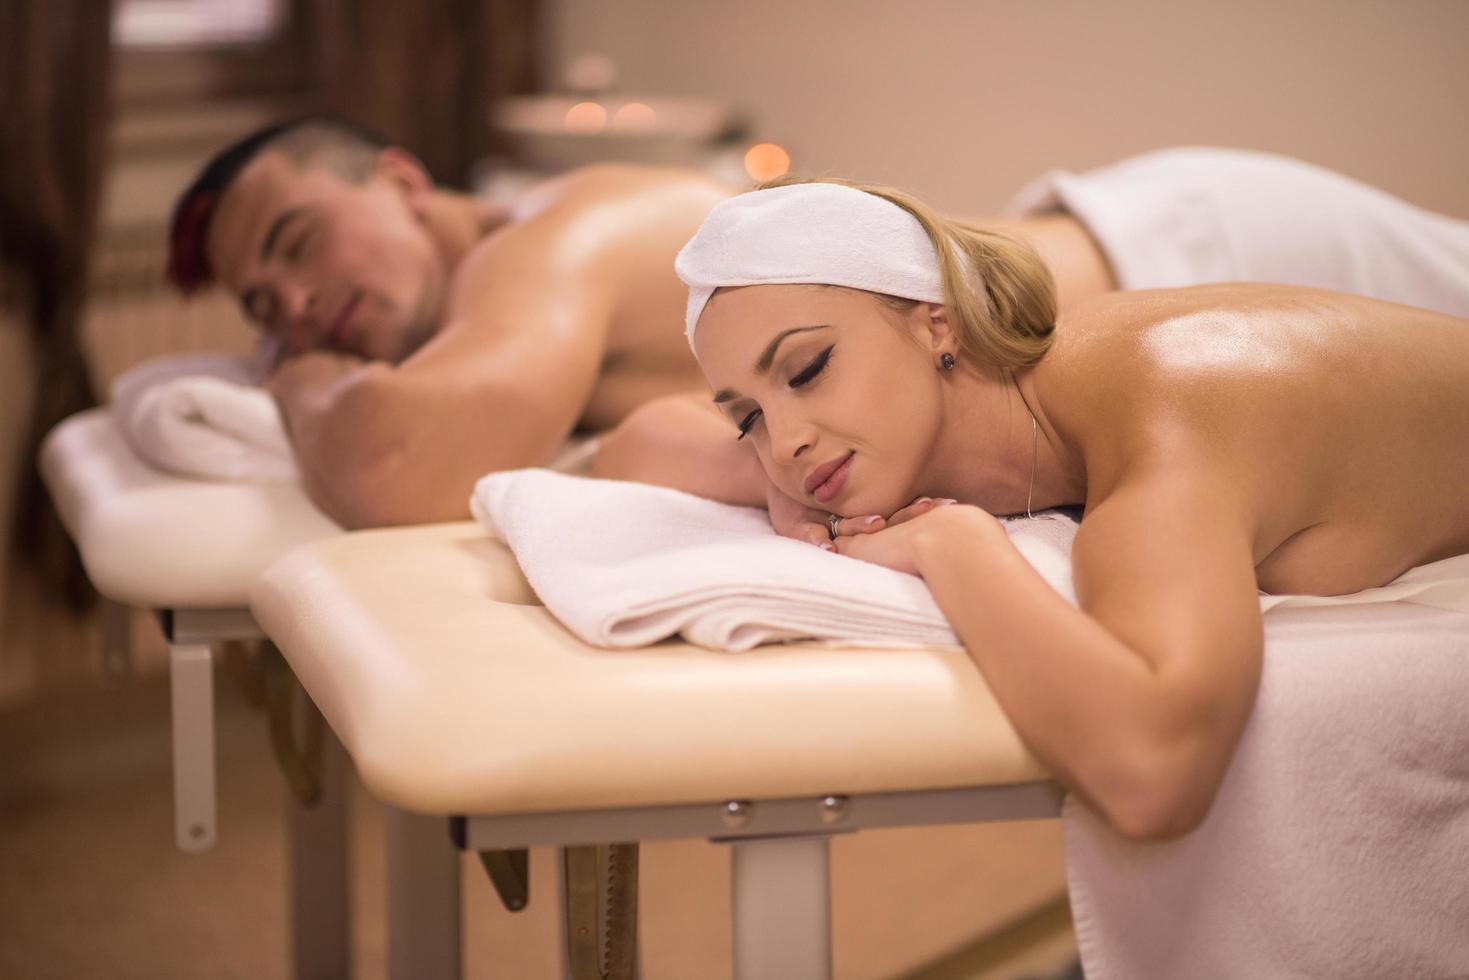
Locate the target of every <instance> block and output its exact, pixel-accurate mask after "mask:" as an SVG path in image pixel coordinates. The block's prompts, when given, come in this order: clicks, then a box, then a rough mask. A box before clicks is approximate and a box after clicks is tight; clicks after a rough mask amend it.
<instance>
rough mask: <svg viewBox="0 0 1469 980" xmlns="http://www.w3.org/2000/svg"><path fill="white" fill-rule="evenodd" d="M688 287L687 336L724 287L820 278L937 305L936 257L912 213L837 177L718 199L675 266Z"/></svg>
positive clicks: (940, 292)
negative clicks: (833, 180) (835, 180)
mask: <svg viewBox="0 0 1469 980" xmlns="http://www.w3.org/2000/svg"><path fill="white" fill-rule="evenodd" d="M673 268H674V271H675V272H677V273H678V277H679V278H680V279H682V280H683V281H684V284H685V285H687V286H688V287H689V305H688V311H687V313H686V315H685V321H684V334H685V336H687V337H688V340H689V346H690V347H692V346H693V345H694V328H695V327H697V326H698V324H699V316H700V315H701V314H702V313H703V312H704V304H706V303H708V302H709V297H710V296H712V295H713V294H714V290H716V289H719V288H720V287H723V286H759V285H770V284H775V283H819V284H821V285H825V286H848V287H851V288H853V289H865V290H868V291H870V292H874V293H886V294H888V295H889V296H899V297H902V298H903V299H916V300H920V301H922V302H925V303H943V302H945V301H946V300H945V297H944V282H943V276H942V275H941V274H940V272H939V262H938V254H937V253H936V252H935V251H934V247H933V242H932V241H930V240H929V237H928V233H927V232H926V231H924V230H923V226H922V225H921V224H919V223H918V219H917V218H915V217H913V215H911V214H909V213H908V212H907V211H904V210H903V209H902V208H900V207H898V206H897V205H896V204H894V203H892V202H891V201H888V200H885V199H884V198H881V197H878V196H877V195H875V194H868V193H867V192H866V191H859V190H857V189H856V188H852V187H844V186H842V185H841V184H787V185H786V186H784V187H771V188H767V189H766V190H759V191H750V192H749V193H747V194H740V195H739V196H737V197H732V198H729V199H728V200H725V201H721V202H720V203H719V204H717V205H715V207H714V210H712V211H710V212H709V216H708V217H707V218H705V219H704V223H703V224H702V225H700V226H699V230H698V232H697V233H696V234H695V235H694V237H693V238H691V239H690V240H689V243H688V244H687V245H685V246H684V247H683V248H682V249H681V250H680V251H679V253H678V258H677V259H675V260H674V263H673Z"/></svg>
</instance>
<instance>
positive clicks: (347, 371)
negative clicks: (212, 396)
mask: <svg viewBox="0 0 1469 980" xmlns="http://www.w3.org/2000/svg"><path fill="white" fill-rule="evenodd" d="M366 363H367V362H366V361H364V360H362V359H361V358H359V357H353V356H352V355H350V354H338V353H336V352H333V351H321V350H313V351H307V352H306V353H304V354H298V355H297V356H295V357H292V358H289V359H288V360H285V361H283V362H282V363H281V365H280V366H279V367H277V368H276V370H275V373H274V374H272V375H271V376H270V378H269V379H268V380H267V381H266V382H265V390H266V391H269V392H270V393H271V394H272V395H274V396H275V399H276V401H278V402H279V403H280V406H281V415H282V416H283V417H284V418H285V420H286V426H287V428H288V429H289V430H290V431H292V432H293V433H294V432H295V430H296V428H297V427H298V425H299V421H300V418H301V416H302V415H303V414H304V415H306V416H308V417H309V415H310V414H311V413H312V411H313V410H315V411H320V410H321V409H322V408H323V407H324V406H325V405H327V404H329V403H330V399H331V395H332V391H333V389H334V388H335V387H336V386H337V383H338V382H339V381H341V380H342V379H343V378H345V377H348V376H349V375H353V374H355V373H356V372H357V371H359V370H360V369H361V368H362V366H363V365H364V364H366Z"/></svg>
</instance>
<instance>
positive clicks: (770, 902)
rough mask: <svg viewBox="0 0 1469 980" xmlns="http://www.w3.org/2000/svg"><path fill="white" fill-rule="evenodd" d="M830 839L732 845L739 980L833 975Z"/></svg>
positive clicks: (822, 979) (813, 979) (815, 979)
mask: <svg viewBox="0 0 1469 980" xmlns="http://www.w3.org/2000/svg"><path fill="white" fill-rule="evenodd" d="M827 842H828V838H827V836H826V835H824V834H818V835H814V836H803V837H767V838H750V839H746V840H736V841H733V842H731V851H732V856H731V860H732V885H733V913H734V975H735V980H759V978H762V977H781V978H783V980H828V978H830V977H831V889H830V874H829V867H828V865H829V848H828V843H827Z"/></svg>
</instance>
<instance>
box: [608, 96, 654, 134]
mask: <svg viewBox="0 0 1469 980" xmlns="http://www.w3.org/2000/svg"><path fill="white" fill-rule="evenodd" d="M657 121H658V114H657V113H656V112H654V111H653V107H652V106H650V105H647V104H646V103H643V102H629V103H627V104H626V105H624V106H622V107H620V108H619V109H618V110H617V111H616V112H615V113H613V114H612V125H613V126H614V127H616V128H618V129H633V130H638V131H644V130H649V129H652V128H653V124H654V123H656V122H657Z"/></svg>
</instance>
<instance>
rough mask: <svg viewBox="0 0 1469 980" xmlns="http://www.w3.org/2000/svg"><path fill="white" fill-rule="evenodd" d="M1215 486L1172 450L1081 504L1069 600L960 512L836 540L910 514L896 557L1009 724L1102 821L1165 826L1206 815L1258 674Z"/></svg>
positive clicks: (1237, 527) (1250, 611) (1243, 586)
mask: <svg viewBox="0 0 1469 980" xmlns="http://www.w3.org/2000/svg"><path fill="white" fill-rule="evenodd" d="M1228 486H1229V484H1228V483H1225V484H1223V485H1222V486H1221V484H1220V483H1219V482H1218V478H1217V477H1211V476H1210V475H1209V474H1208V473H1207V472H1206V471H1204V470H1202V469H1199V468H1192V469H1190V468H1189V467H1187V466H1184V465H1182V464H1181V463H1179V464H1176V465H1175V466H1172V467H1170V468H1169V471H1168V472H1159V473H1156V474H1151V475H1146V476H1140V477H1137V478H1134V479H1132V480H1131V481H1130V482H1128V483H1125V484H1124V485H1122V486H1119V487H1118V488H1117V489H1116V490H1115V491H1113V492H1112V493H1110V494H1109V495H1108V496H1107V498H1106V499H1105V500H1102V501H1100V502H1097V503H1096V504H1095V505H1094V506H1093V507H1092V508H1091V509H1089V510H1088V512H1087V515H1086V519H1085V521H1084V522H1083V524H1082V526H1081V530H1080V532H1079V533H1078V535H1077V539H1076V542H1075V546H1074V550H1073V553H1072V564H1073V569H1074V575H1075V582H1076V586H1077V592H1078V595H1079V598H1080V600H1081V609H1076V608H1074V607H1072V606H1071V605H1069V604H1068V603H1067V602H1066V601H1065V600H1064V599H1062V598H1061V597H1060V596H1059V595H1058V594H1057V593H1056V592H1055V591H1054V590H1052V589H1051V587H1050V586H1049V585H1047V584H1046V582H1045V581H1044V580H1043V579H1042V578H1041V577H1040V576H1039V575H1038V574H1037V573H1036V572H1035V570H1034V569H1033V568H1031V567H1030V565H1029V564H1028V563H1027V562H1026V561H1025V559H1024V558H1022V557H1021V556H1020V554H1019V553H1018V552H1017V551H1016V550H1015V548H1014V547H1013V546H1012V545H1011V544H1010V542H1009V539H1008V538H1007V537H1006V535H1005V533H1004V530H1003V529H1002V528H1001V527H1000V526H999V524H998V523H997V522H996V521H995V520H994V519H993V518H991V517H990V516H989V515H988V514H985V513H984V512H983V511H980V510H978V509H977V508H972V507H944V508H940V509H938V510H936V511H934V512H933V513H931V514H929V515H926V516H924V517H920V518H917V519H916V520H914V521H912V522H911V524H909V525H899V526H896V527H893V528H890V529H889V530H887V531H885V532H879V533H878V534H875V535H871V536H869V537H868V538H852V539H846V538H844V539H841V542H840V544H839V548H840V549H841V550H842V551H843V552H844V553H847V554H852V555H854V556H855V557H868V556H872V555H878V549H879V548H881V547H887V548H889V549H890V550H894V551H895V550H901V549H899V548H898V546H897V545H896V544H893V543H890V544H887V545H884V544H883V539H885V538H890V537H896V536H897V535H899V534H900V533H901V532H903V531H904V529H905V528H911V530H909V531H908V532H907V534H908V535H909V536H910V537H911V539H912V540H911V543H910V544H909V545H908V547H907V549H906V550H907V553H908V554H909V555H910V556H911V561H912V565H913V569H912V570H914V571H916V572H917V573H918V574H920V575H922V576H923V577H924V579H925V580H926V581H927V583H928V585H929V587H930V589H932V591H933V594H934V597H935V599H936V600H937V601H938V604H939V606H940V608H942V609H943V610H944V613H945V614H946V615H947V616H948V617H949V620H950V622H951V623H952V624H953V626H954V629H955V632H957V633H958V635H959V637H960V639H961V640H962V641H963V643H964V646H965V648H966V649H967V650H968V651H969V654H970V656H971V657H973V658H974V661H975V663H976V664H977V665H978V666H979V668H980V670H981V671H982V672H983V674H984V677H985V680H986V681H987V682H988V684H989V686H990V689H991V690H992V691H993V692H994V694H995V697H996V699H997V700H998V701H999V703H1000V705H1001V706H1002V707H1003V708H1004V709H1005V712H1006V714H1007V715H1008V716H1009V718H1010V720H1011V723H1012V724H1013V725H1014V726H1015V729H1016V731H1017V732H1018V733H1019V734H1020V736H1021V738H1023V739H1024V740H1025V742H1026V743H1027V744H1028V745H1029V746H1030V748H1031V749H1032V750H1033V751H1034V752H1035V754H1036V756H1037V757H1038V758H1039V759H1040V760H1041V761H1042V762H1043V763H1044V764H1045V765H1046V766H1047V767H1048V768H1050V770H1051V771H1052V772H1053V773H1055V775H1056V777H1057V778H1058V779H1059V780H1060V781H1061V782H1062V783H1063V784H1064V785H1066V787H1067V788H1068V789H1070V790H1072V791H1073V792H1076V793H1078V794H1079V795H1080V796H1081V797H1082V798H1083V799H1084V800H1086V801H1087V803H1088V804H1089V805H1090V806H1092V807H1093V809H1095V810H1097V811H1098V812H1099V813H1101V814H1102V815H1103V816H1104V817H1105V818H1106V819H1107V820H1108V821H1109V822H1110V823H1111V824H1112V825H1113V826H1114V827H1116V828H1117V829H1118V830H1119V831H1120V832H1122V833H1123V834H1126V835H1127V836H1130V837H1138V838H1157V837H1168V836H1174V835H1177V834H1182V833H1185V832H1187V831H1188V830H1190V829H1192V828H1193V827H1195V826H1196V825H1197V824H1198V823H1199V822H1200V821H1201V820H1203V818H1204V816H1205V814H1206V813H1207V812H1208V808H1209V805H1210V803H1211V802H1212V800H1213V798H1214V795H1215V793H1216V792H1217V790H1218V788H1219V784H1220V783H1221V782H1222V780H1223V778H1224V774H1225V771H1226V769H1227V768H1228V765H1229V761H1230V759H1231V757H1232V755H1233V752H1234V747H1235V745H1236V743H1237V742H1238V740H1239V737H1240V733H1241V732H1242V730H1243V728H1244V725H1245V722H1246V720H1247V719H1248V717H1249V713H1250V709H1251V707H1252V705H1253V703H1254V697H1255V691H1256V687H1257V685H1258V683H1259V676H1260V669H1261V660H1262V648H1263V634H1262V627H1261V624H1260V610H1259V600H1258V598H1257V593H1256V587H1255V575H1254V562H1253V558H1252V543H1251V542H1252V532H1251V530H1250V521H1249V518H1248V515H1247V514H1246V513H1245V508H1243V507H1240V506H1238V504H1237V503H1236V502H1232V501H1231V499H1230V491H1228V490H1227V489H1225V488H1227V487H1228ZM864 553H865V554H864ZM875 560H879V561H883V556H881V555H878V556H877V557H876V558H875ZM883 563H885V564H898V562H896V561H893V562H888V561H884V562H883Z"/></svg>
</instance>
